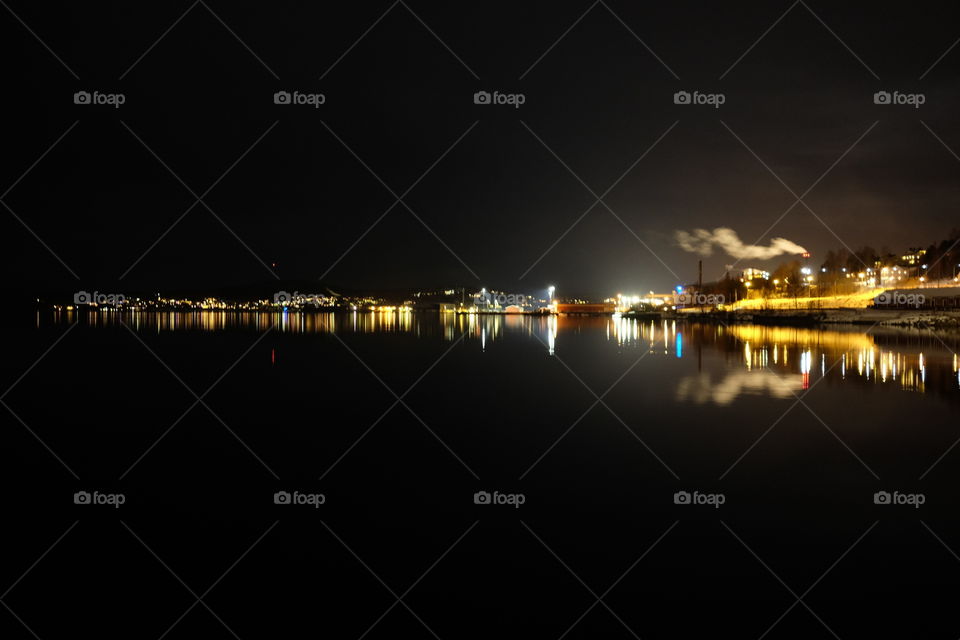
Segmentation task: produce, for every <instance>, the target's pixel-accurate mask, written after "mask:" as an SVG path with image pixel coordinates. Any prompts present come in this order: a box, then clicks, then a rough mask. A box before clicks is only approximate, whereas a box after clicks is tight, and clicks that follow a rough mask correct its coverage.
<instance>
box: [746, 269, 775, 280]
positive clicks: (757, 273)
mask: <svg viewBox="0 0 960 640" xmlns="http://www.w3.org/2000/svg"><path fill="white" fill-rule="evenodd" d="M740 277H741V278H743V279H744V280H756V279H757V278H762V279H764V280H769V279H770V272H769V271H764V270H763V269H757V268H755V267H747V268H746V269H744V270H743V273H742V274H741V275H740Z"/></svg>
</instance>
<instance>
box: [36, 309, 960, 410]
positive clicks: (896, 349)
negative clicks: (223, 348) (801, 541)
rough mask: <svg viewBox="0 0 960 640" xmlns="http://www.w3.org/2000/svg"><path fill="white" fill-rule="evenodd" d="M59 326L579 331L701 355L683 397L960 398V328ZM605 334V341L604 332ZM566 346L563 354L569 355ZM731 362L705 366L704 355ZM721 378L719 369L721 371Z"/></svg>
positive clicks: (668, 323)
mask: <svg viewBox="0 0 960 640" xmlns="http://www.w3.org/2000/svg"><path fill="white" fill-rule="evenodd" d="M55 321H56V322H59V323H71V322H74V321H78V322H80V323H81V324H84V325H87V326H91V327H104V328H107V327H119V326H120V323H121V321H122V322H123V323H125V324H127V325H128V326H130V327H132V328H133V329H135V330H137V331H153V332H157V333H160V332H170V331H222V330H231V329H234V330H235V329H246V330H256V331H266V330H267V329H269V328H271V327H274V329H275V330H276V331H278V332H280V333H286V334H314V333H319V334H324V333H333V332H337V333H344V334H346V333H357V334H368V333H394V334H409V335H413V336H417V337H423V338H428V337H433V338H437V337H439V338H441V339H443V340H446V341H453V340H456V339H458V338H460V337H461V336H464V339H465V341H466V342H468V343H475V344H476V346H477V347H478V348H479V350H480V351H486V350H489V349H493V348H495V347H496V346H497V345H498V343H500V342H503V341H504V340H506V339H508V338H509V339H515V338H517V337H523V336H526V337H528V338H530V339H533V340H536V341H537V342H539V343H541V345H542V348H543V350H544V352H545V353H546V354H547V355H550V356H553V355H555V354H556V353H557V349H558V347H559V348H561V349H562V346H563V344H564V341H565V340H570V341H571V342H573V341H575V340H577V338H578V336H577V335H575V334H584V335H585V336H591V337H594V338H596V339H599V344H606V345H608V346H609V347H613V348H614V349H616V350H619V351H625V350H631V351H635V352H637V353H642V352H643V351H646V352H648V353H649V354H652V355H653V354H655V355H658V356H660V357H667V358H670V359H671V360H681V361H689V360H695V361H696V365H697V370H696V372H695V373H692V374H686V375H684V373H685V372H683V373H682V374H680V375H679V380H678V382H677V386H676V394H677V399H678V400H681V401H690V402H694V403H698V404H703V403H714V404H718V405H727V404H730V403H731V402H733V401H734V400H735V399H736V398H738V397H739V396H741V395H762V396H767V397H772V398H779V399H784V400H789V399H792V398H794V397H795V395H799V394H801V393H802V392H803V391H804V390H805V389H809V388H810V387H811V386H813V385H815V384H817V382H818V381H819V380H821V379H824V378H826V379H828V380H831V381H833V380H836V381H840V382H843V383H849V384H869V385H875V386H881V387H883V388H889V389H901V390H905V391H911V392H920V393H923V392H927V391H936V392H937V393H939V394H948V395H950V396H951V397H952V398H956V399H958V400H960V362H958V356H957V351H958V349H960V339H958V336H957V335H956V334H947V333H939V334H938V333H934V332H930V331H921V330H906V329H904V330H896V329H879V328H876V329H874V328H871V329H869V330H867V329H864V328H862V327H861V328H856V327H849V328H848V327H843V328H830V329H811V328H797V327H772V326H759V325H740V324H737V325H722V324H712V323H704V324H700V323H693V322H686V321H676V320H636V319H627V318H620V317H566V316H559V317H558V316H544V317H531V316H522V315H474V314H463V315H455V314H440V313H426V312H418V313H414V312H409V311H407V312H404V311H393V312H380V313H366V312H355V313H349V312H338V313H334V312H327V313H281V312H277V313H268V312H240V313H238V312H219V311H197V312H143V313H118V312H99V313H84V314H73V313H61V314H59V315H57V316H56V318H55ZM601 336H602V339H600V337H601ZM562 353H563V352H562V351H561V352H560V354H559V355H560V356H561V357H562ZM718 357H719V358H721V360H722V366H721V367H720V368H719V372H718V368H717V367H716V366H710V367H708V370H707V371H704V370H703V367H702V360H703V359H704V358H706V359H708V360H710V359H713V360H716V359H717V358H718ZM718 374H719V375H718Z"/></svg>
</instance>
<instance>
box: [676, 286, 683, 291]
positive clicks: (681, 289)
mask: <svg viewBox="0 0 960 640" xmlns="http://www.w3.org/2000/svg"><path fill="white" fill-rule="evenodd" d="M677 293H683V286H682V285H679V284H678V285H677Z"/></svg>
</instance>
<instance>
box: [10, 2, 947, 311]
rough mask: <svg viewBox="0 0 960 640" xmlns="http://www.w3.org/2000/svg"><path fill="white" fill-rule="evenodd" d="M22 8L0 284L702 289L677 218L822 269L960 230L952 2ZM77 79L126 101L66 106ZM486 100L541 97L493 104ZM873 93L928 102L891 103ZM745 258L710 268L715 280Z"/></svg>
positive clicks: (594, 291)
mask: <svg viewBox="0 0 960 640" xmlns="http://www.w3.org/2000/svg"><path fill="white" fill-rule="evenodd" d="M8 5H9V9H2V8H0V15H3V16H4V18H3V20H2V22H0V29H2V32H0V38H2V40H3V41H4V42H5V43H6V44H7V48H8V54H7V56H6V57H5V59H6V64H5V67H6V73H5V74H4V84H5V89H6V90H5V92H4V95H5V99H4V106H5V111H6V114H7V117H6V119H5V129H4V145H3V147H4V152H3V154H2V171H0V190H2V191H3V192H5V194H4V195H3V197H2V200H3V202H4V203H5V204H6V205H7V207H8V208H9V210H6V209H4V210H3V211H0V237H2V239H3V245H2V256H3V260H4V262H5V263H6V267H7V268H6V271H7V273H8V274H10V275H9V276H8V277H7V278H5V288H8V289H14V290H22V291H29V290H33V289H36V290H38V291H39V290H43V291H49V290H61V289H62V290H65V291H73V290H77V289H87V290H93V289H99V290H100V291H128V290H135V289H138V290H151V289H156V290H170V289H174V288H180V289H183V288H191V289H204V288H216V287H221V286H229V285H242V284H247V283H257V282H270V281H273V280H274V279H275V276H277V277H280V278H282V279H284V280H304V281H316V282H317V283H318V286H319V285H320V284H326V285H332V286H336V287H348V288H364V287H374V288H404V287H412V288H425V289H429V288H435V287H436V288H442V287H451V286H459V285H463V286H471V287H477V288H479V287H480V286H488V287H496V288H500V289H507V290H513V289H520V290H523V289H533V288H542V287H544V286H546V285H547V284H555V285H557V287H558V290H557V291H558V295H584V296H591V297H604V296H606V295H610V294H614V293H616V292H619V291H623V292H639V291H646V290H650V289H655V290H658V291H661V290H665V289H668V288H670V287H672V286H673V285H675V284H677V283H678V282H689V281H693V280H695V279H696V270H697V265H696V261H697V259H698V256H696V255H694V254H691V253H686V252H684V251H683V250H681V249H680V248H679V247H678V246H677V244H676V241H675V239H674V236H675V233H676V231H677V230H692V229H694V228H699V227H702V228H708V229H712V228H714V227H720V226H725V227H730V228H732V229H734V230H735V231H736V232H737V233H738V234H739V235H740V237H741V239H743V240H744V242H747V243H752V242H753V241H755V240H757V239H758V238H759V237H760V236H761V235H762V234H765V233H766V236H765V237H764V240H763V241H762V242H761V244H766V243H768V242H769V240H770V238H771V237H777V236H782V237H786V238H788V239H790V240H792V241H794V242H796V243H799V244H800V245H803V246H804V247H807V248H808V249H809V250H810V251H811V252H813V254H814V255H813V261H817V260H818V259H820V258H822V256H823V254H824V253H825V252H826V251H827V250H828V249H833V248H838V247H840V246H842V245H843V244H846V245H848V246H849V247H851V248H856V247H858V246H860V245H863V244H869V245H872V246H874V247H875V248H877V249H879V248H881V247H883V246H887V247H890V248H891V249H892V250H894V251H900V250H901V249H905V248H907V247H908V246H917V245H923V246H925V245H927V244H929V243H931V242H934V241H938V240H941V239H943V238H945V237H947V236H948V234H949V233H950V231H951V229H952V228H954V227H957V226H960V216H958V215H957V211H958V204H960V203H958V200H960V159H958V158H957V157H956V156H955V155H954V152H953V151H950V149H953V150H954V151H957V152H960V126H958V123H957V120H956V117H955V114H956V112H957V108H958V107H960V96H958V95H957V90H956V86H957V83H956V81H955V78H956V74H957V72H958V70H960V47H957V48H956V49H952V50H950V49H951V47H952V46H953V45H954V44H955V43H956V40H957V38H958V37H960V31H958V30H957V28H956V21H955V19H954V18H955V15H954V13H953V12H952V11H951V10H950V8H949V7H946V6H944V5H942V4H935V3H929V4H927V5H924V4H919V3H914V4H911V5H910V6H909V8H908V7H906V6H900V5H889V6H887V5H884V6H878V5H876V4H875V3H870V2H861V3H843V5H842V6H837V5H836V4H835V3H824V2H808V3H802V2H800V3H796V4H793V5H791V3H789V2H773V3H771V2H760V3H738V4H730V3H716V2H707V3H694V2H672V3H657V4H648V3H629V2H621V1H618V0H607V2H606V3H596V4H593V5H591V4H590V3H589V2H577V3H555V2H523V3H514V2H484V3H469V4H467V3H425V2H420V1H418V0H408V1H407V2H406V4H404V3H398V4H393V5H391V3H390V2H364V3H306V2H298V3H282V2H277V3H260V4H257V5H247V6H240V5H238V4H237V3H228V2H222V1H219V0H207V2H199V3H197V4H193V5H191V3H190V2H164V3H151V4H146V3H119V2H113V3H111V2H104V3H94V4H78V3H72V4H66V5H64V6H62V7H52V6H50V5H47V4H46V3H30V2H23V1H19V0H17V1H13V0H11V1H10V2H9V3H8ZM888 7H895V9H893V8H888ZM188 9H189V11H188ZM588 9H589V11H588ZM184 12H187V13H186V15H184ZM385 12H386V13H385ZM585 12H586V13H585ZM785 12H786V13H785ZM13 13H15V14H16V16H18V18H17V17H15V16H14V15H13ZM778 20H779V21H778ZM374 23H376V24H375V25H374ZM575 23H576V24H575ZM775 23H776V24H775ZM372 25H373V26H372ZM371 26H372V28H371ZM368 29H369V32H368ZM168 30H169V31H168ZM568 30H569V31H568ZM768 30H769V31H768ZM31 31H32V32H33V33H31ZM365 32H366V34H365ZM34 34H35V35H34ZM164 34H165V35H164ZM364 34H365V35H364ZM564 34H565V35H564ZM764 34H765V35H764ZM161 36H162V37H161ZM361 36H363V37H361ZM761 36H763V37H762V38H761ZM358 39H359V41H358ZM758 39H759V42H758ZM41 41H42V42H41ZM754 45H755V46H754ZM48 47H49V49H48ZM751 47H752V48H751ZM51 50H52V52H51ZM948 50H949V51H948ZM945 53H946V55H944V54H945ZM941 56H943V57H942V59H940V58H941ZM58 57H59V60H58ZM938 59H940V60H939V62H938ZM921 76H922V78H921ZM81 90H85V91H89V92H91V93H92V92H94V91H99V92H101V93H122V94H123V95H124V96H125V104H123V105H122V106H121V107H120V108H113V107H112V106H109V105H76V104H74V100H73V94H74V92H77V91H81ZM481 90H486V91H489V92H493V91H499V92H501V93H508V94H509V93H522V94H523V95H524V97H525V103H524V104H523V105H522V106H520V107H519V108H514V107H513V106H510V105H476V104H474V100H473V94H474V93H475V92H477V91H481ZM681 90H685V91H689V92H691V93H692V92H694V91H698V92H700V93H722V94H723V95H724V97H725V103H724V104H723V105H722V106H720V107H719V108H713V107H711V106H709V105H678V104H674V100H673V95H674V92H677V91H681ZM881 90H886V91H889V92H891V93H893V92H894V91H898V92H900V93H902V94H910V93H921V94H923V96H924V98H925V103H924V104H923V105H922V106H920V107H919V108H914V107H912V106H909V105H876V104H874V99H873V98H874V93H875V92H877V91H881ZM277 91H289V92H291V93H292V92H294V91H299V92H301V93H322V94H323V95H324V96H325V104H323V105H322V106H320V107H319V108H314V107H312V106H309V105H277V104H274V100H273V97H274V93H275V92H277ZM75 123H76V124H75ZM74 125H75V126H74ZM71 127H72V128H71ZM68 130H69V132H68V133H66V135H64V134H65V132H67V131H68ZM61 136H63V137H62V139H61ZM58 139H60V140H59V142H58V143H57V144H54V143H55V142H57V141H58ZM51 145H53V147H52V149H51ZM651 147H652V148H651ZM48 150H49V153H47V152H48ZM45 153H46V155H44V154H45ZM154 154H155V155H154ZM754 154H755V155H754ZM41 156H43V157H42V159H41V160H40V161H39V162H37V160H38V159H39V158H41ZM641 157H642V159H641ZM838 160H839V162H838ZM35 162H36V164H35V166H32V165H34V163H35ZM835 163H836V164H835ZM164 165H166V167H165V166H164ZM834 165H835V166H834ZM31 167H32V168H31ZM631 167H632V169H631ZM831 167H832V168H831ZM628 169H629V172H628ZM28 170H29V171H28ZM24 172H27V173H26V174H25V175H24ZM625 172H627V173H626V174H625ZM825 172H826V175H824V173H825ZM624 174H625V175H624ZM21 177H22V179H20V178H21ZM621 177H622V179H621ZM821 178H822V179H821ZM618 179H619V182H617V181H618ZM18 180H19V181H18ZM781 180H782V183H781ZM818 180H819V182H818ZM614 183H616V186H614V187H613V188H612V189H610V187H611V185H613V184H614ZM815 183H816V184H815ZM814 184H815V186H813V188H812V189H811V190H810V191H809V193H808V194H806V195H805V196H804V198H803V203H805V204H796V206H794V207H793V208H792V209H791V210H790V211H789V213H787V214H786V215H785V216H783V217H782V219H780V220H779V222H777V220H778V219H779V218H781V216H782V215H783V214H784V212H785V211H787V209H788V208H790V206H791V205H792V204H794V203H795V201H796V196H800V195H801V194H804V192H806V191H807V190H808V188H810V187H811V185H814ZM411 187H412V188H411ZM608 189H610V190H609V193H606V195H603V194H604V193H605V192H607V191H608ZM208 190H209V191H208ZM408 190H409V191H408ZM601 195H603V203H597V204H596V205H595V206H593V208H592V209H590V210H589V212H587V210H588V209H589V208H590V207H591V205H594V204H595V202H596V199H597V196H601ZM198 196H202V203H197V197H198ZM399 196H402V202H400V203H397V202H396V200H397V197H399ZM191 205H194V206H192V208H191ZM392 205H393V206H392ZM391 206H392V208H391ZM807 207H809V209H808V208H807ZM188 209H189V211H188ZM388 209H389V211H388ZM811 209H812V212H811V211H810V210H811ZM185 212H186V213H185ZM585 212H586V213H585ZM15 216H16V217H15ZM181 216H182V217H181ZM581 216H582V219H581ZM17 217H19V219H20V220H22V222H23V223H25V224H26V225H27V226H29V228H30V229H32V231H33V233H35V234H36V236H38V237H39V239H40V240H38V239H37V238H36V237H34V235H33V234H31V232H30V231H28V230H27V229H26V228H25V226H24V224H21V222H20V221H18V219H17ZM818 218H819V220H818ZM578 219H579V222H577V221H578ZM178 220H179V222H178ZM378 220H379V222H377V221H378ZM775 222H777V224H776V225H775V226H774V227H773V229H772V230H770V231H769V232H768V229H769V228H770V227H771V225H774V223H775ZM175 223H176V224H175ZM375 223H376V224H375ZM574 223H576V224H574ZM571 226H572V229H571ZM171 227H172V229H171ZM164 234H165V235H164ZM564 234H565V235H564ZM361 236H362V237H361ZM161 237H162V239H161ZM561 237H562V239H561ZM158 239H159V241H158ZM41 240H42V243H41ZM558 240H559V241H558ZM43 243H45V244H46V245H47V247H49V250H48V249H47V248H45V247H44V244H43ZM154 243H156V244H155V245H154ZM152 245H153V247H152V249H151V246H152ZM351 247H352V248H351ZM551 247H553V248H552V249H551ZM148 249H149V251H148ZM548 249H549V251H548ZM545 252H546V255H544V253H545ZM54 254H55V255H54ZM144 254H146V255H144ZM55 256H58V257H59V260H58V258H57V257H55ZM541 256H542V259H541ZM61 260H62V262H63V263H64V264H62V263H61V262H60V261H61ZM733 261H734V260H733V259H732V258H730V257H728V256H724V255H720V254H714V255H713V256H711V257H709V258H707V259H705V262H704V277H705V279H710V278H713V277H717V276H719V275H720V274H721V273H722V272H723V269H724V265H725V264H730V263H732V262H733ZM779 261H780V259H773V260H770V261H767V262H757V261H753V262H751V263H750V264H747V263H741V265H740V266H765V267H767V268H770V267H773V266H775V265H776V264H777V263H778V262H779ZM273 263H276V265H277V266H276V267H272V266H270V265H271V264H273ZM531 267H532V268H531ZM74 274H75V275H74ZM75 276H76V277H75ZM121 276H122V278H121ZM321 278H322V280H321Z"/></svg>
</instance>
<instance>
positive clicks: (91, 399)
mask: <svg viewBox="0 0 960 640" xmlns="http://www.w3.org/2000/svg"><path fill="white" fill-rule="evenodd" d="M866 329H867V328H866V327H860V328H856V329H842V330H809V329H793V328H772V327H757V326H731V327H725V326H721V325H698V324H688V323H673V322H668V323H662V322H646V323H644V322H635V321H627V320H622V321H621V320H618V319H608V318H559V319H556V318H551V319H530V318H522V317H490V316H483V317H469V318H468V317H456V318H454V317H445V318H440V317H438V316H437V315H432V314H353V315H350V314H342V315H333V314H315V315H306V316H299V315H274V314H262V315H253V314H250V315H242V316H237V315H234V314H217V313H206V314H143V315H124V316H121V315H119V314H115V313H109V312H103V313H98V314H96V315H94V316H87V315H83V316H79V317H74V316H67V315H63V316H58V317H55V316H53V315H52V314H51V315H49V316H47V315H41V316H37V317H36V318H29V321H28V322H24V323H22V324H21V325H19V326H18V327H16V328H15V329H14V330H12V331H10V332H9V333H7V335H6V336H5V340H6V345H5V347H6V348H5V350H4V351H5V357H4V361H5V366H4V369H3V371H4V376H5V378H4V380H3V389H4V390H6V389H7V388H8V387H10V386H11V385H13V386H12V388H10V390H9V391H8V392H7V393H5V394H4V396H3V402H4V403H5V404H6V405H7V406H8V409H3V413H2V414H0V416H2V417H0V425H2V427H3V434H4V437H3V462H2V469H3V474H4V480H5V483H4V484H5V488H6V490H5V492H4V495H5V502H6V504H7V509H6V513H7V519H6V521H5V523H4V524H5V526H4V529H5V533H6V537H7V538H8V539H7V541H6V544H5V553H4V554H3V565H2V574H0V576H2V578H3V581H4V585H3V586H2V587H0V588H2V589H4V590H6V593H5V594H3V596H2V601H3V603H5V604H6V606H7V611H6V613H4V611H0V614H3V615H0V637H3V638H7V637H10V638H14V637H34V636H33V635H31V631H28V630H27V627H29V629H31V630H32V633H35V634H36V637H40V638H43V639H44V640H46V639H48V638H67V637H70V638H73V637H98V638H130V637H138V638H160V637H166V638H196V637H203V638H217V637H224V638H230V637H239V638H242V639H244V640H246V639H248V638H284V637H294V636H297V637H299V636H301V635H303V634H302V630H303V629H304V628H305V626H304V625H306V628H312V629H313V630H314V633H312V634H310V635H311V636H314V637H331V638H360V637H367V638H397V637H403V638H407V637H410V638H414V637H425V638H432V637H439V638H443V639H444V640H446V639H448V638H461V637H469V638H493V637H517V638H527V637H542V638H548V639H557V638H561V637H566V638H598V637H612V638H617V637H619V638H631V637H641V638H690V637H731V638H759V637H761V636H763V637H768V638H780V637H803V638H831V637H840V638H858V637H942V638H956V637H957V636H960V617H958V616H957V615H956V613H955V604H956V601H957V597H958V585H960V557H958V555H957V554H958V553H960V518H958V516H957V506H958V493H960V447H956V448H953V447H954V445H955V444H956V443H957V441H958V439H960V421H958V416H960V372H958V358H957V355H956V351H957V349H958V344H960V341H958V338H957V337H956V336H951V335H949V334H931V333H924V332H919V331H891V330H880V329H876V328H875V329H870V330H866ZM51 347H52V348H51ZM38 359H39V360H38ZM21 376H22V377H21ZM77 492H86V493H87V494H89V496H90V502H91V503H93V504H83V502H85V501H86V500H87V497H86V494H83V493H81V494H80V495H79V496H77V497H76V499H75V494H76V493H77ZM288 496H289V502H290V503H285V502H286V501H287V499H288ZM75 501H79V502H81V504H74V503H75ZM98 501H101V502H107V503H108V504H95V503H96V502H98ZM118 501H122V502H123V504H121V505H119V506H114V505H112V504H109V502H118ZM277 501H279V502H280V504H275V502H277ZM321 501H322V504H318V503H319V502H321ZM488 501H489V502H488ZM296 502H301V503H302V504H294V503H296ZM498 502H499V503H500V504H498ZM8 587H10V588H9V589H8ZM198 599H199V602H198ZM164 634H166V635H164Z"/></svg>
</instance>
